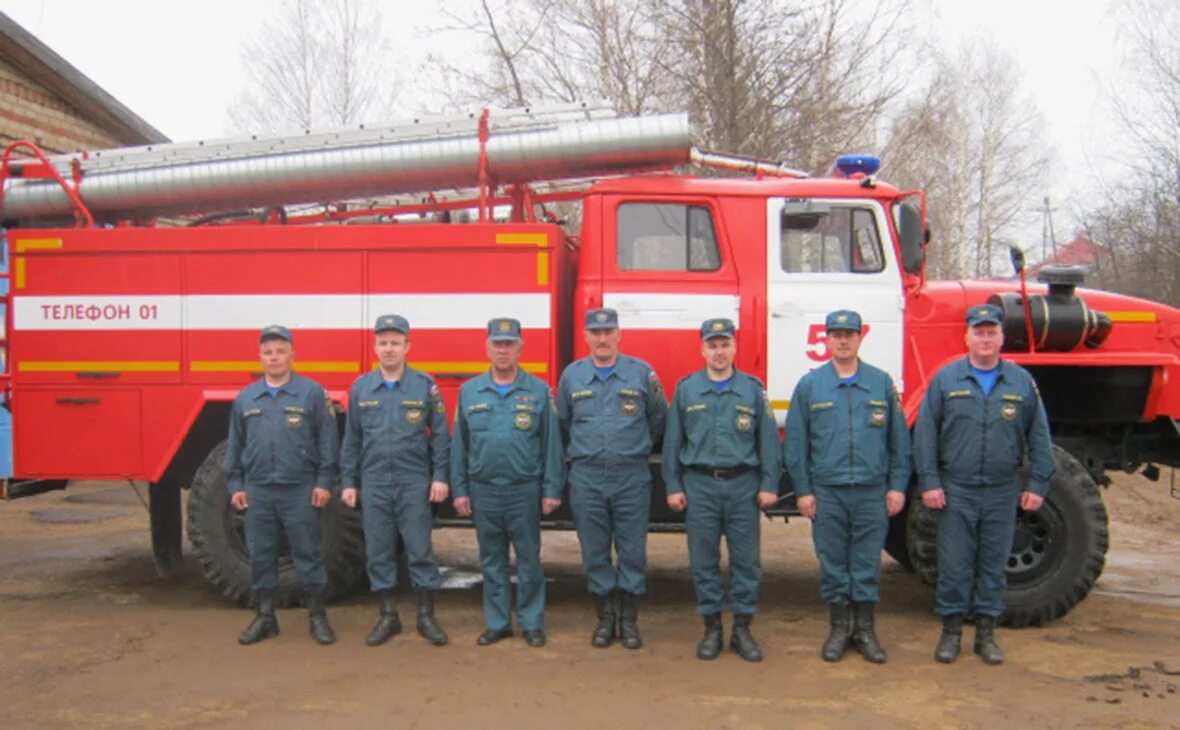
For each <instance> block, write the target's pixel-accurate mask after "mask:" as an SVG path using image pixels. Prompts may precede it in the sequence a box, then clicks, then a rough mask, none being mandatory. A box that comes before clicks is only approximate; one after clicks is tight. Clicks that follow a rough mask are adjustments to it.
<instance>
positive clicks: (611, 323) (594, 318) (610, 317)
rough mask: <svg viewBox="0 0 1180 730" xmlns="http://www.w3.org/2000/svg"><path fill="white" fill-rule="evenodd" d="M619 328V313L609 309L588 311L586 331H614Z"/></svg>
mask: <svg viewBox="0 0 1180 730" xmlns="http://www.w3.org/2000/svg"><path fill="white" fill-rule="evenodd" d="M618 328H619V313H618V312H616V311H615V310H613V309H610V308H608V307H603V308H602V309H590V310H587V311H586V329H588V330H613V329H618Z"/></svg>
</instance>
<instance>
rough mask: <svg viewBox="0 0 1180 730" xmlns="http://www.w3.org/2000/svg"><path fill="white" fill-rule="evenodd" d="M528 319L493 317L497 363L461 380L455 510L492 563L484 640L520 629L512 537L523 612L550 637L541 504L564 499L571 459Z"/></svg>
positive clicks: (536, 640)
mask: <svg viewBox="0 0 1180 730" xmlns="http://www.w3.org/2000/svg"><path fill="white" fill-rule="evenodd" d="M523 345H524V343H523V341H522V340H521V335H520V322H519V321H517V320H515V319H508V318H499V319H493V320H491V321H490V322H488V339H487V353H488V359H489V360H490V361H491V364H492V367H491V369H490V370H488V372H486V373H484V374H483V375H477V376H476V377H474V378H472V379H471V380H468V381H467V382H466V383H464V384H463V386H462V387H461V388H460V389H459V404H458V406H457V407H456V410H455V432H454V434H453V439H452V441H451V487H452V489H453V490H454V497H455V511H456V512H458V513H459V514H460V515H463V516H468V515H471V516H473V517H474V519H475V533H476V537H477V539H478V541H479V562H480V565H481V566H482V567H483V614H484V622H485V623H486V629H485V631H484V632H483V633H482V634H480V635H479V638H478V639H477V640H476V643H477V644H478V645H480V646H487V645H489V644H494V643H496V642H497V641H500V640H501V639H506V638H508V637H509V636H512V618H511V613H510V609H511V595H510V593H509V582H508V546H509V544H511V545H512V549H513V551H515V553H516V579H517V591H516V617H517V621H519V623H520V627H521V630H522V632H523V635H524V639H525V641H526V642H528V645H529V646H534V647H535V646H544V645H545V576H544V573H543V572H542V570H541V514H542V513H544V514H550V513H552V512H553V511H554V510H556V509H557V508H558V507H560V506H561V498H562V493H563V490H564V488H565V461H564V456H563V454H562V451H561V430H560V428H559V426H558V423H557V408H556V406H555V404H554V402H553V394H552V392H551V391H550V390H549V386H548V385H546V384H545V382H544V381H543V380H541V379H540V378H537V377H536V376H534V375H530V374H529V373H527V372H525V371H524V370H523V369H522V368H521V367H520V365H519V361H520V352H521V349H522V347H523Z"/></svg>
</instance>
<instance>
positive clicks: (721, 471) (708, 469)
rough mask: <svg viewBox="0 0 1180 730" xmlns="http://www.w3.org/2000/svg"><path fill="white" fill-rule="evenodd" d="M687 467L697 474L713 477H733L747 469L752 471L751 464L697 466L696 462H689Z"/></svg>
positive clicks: (738, 475)
mask: <svg viewBox="0 0 1180 730" xmlns="http://www.w3.org/2000/svg"><path fill="white" fill-rule="evenodd" d="M688 468H689V469H691V470H693V471H695V472H696V473H697V474H704V475H705V476H710V477H713V478H714V479H735V478H737V477H740V476H741V475H742V474H745V473H746V472H749V471H754V467H752V466H722V467H716V466H699V465H697V464H689V465H688Z"/></svg>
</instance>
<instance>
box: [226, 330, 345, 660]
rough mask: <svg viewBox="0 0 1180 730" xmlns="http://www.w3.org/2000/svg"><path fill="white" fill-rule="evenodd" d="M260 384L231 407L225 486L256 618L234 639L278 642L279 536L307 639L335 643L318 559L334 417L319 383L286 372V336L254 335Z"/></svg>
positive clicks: (289, 355) (289, 351) (332, 463)
mask: <svg viewBox="0 0 1180 730" xmlns="http://www.w3.org/2000/svg"><path fill="white" fill-rule="evenodd" d="M259 359H260V360H261V361H262V369H263V377H262V378H261V379H260V380H258V381H256V382H254V383H252V384H250V385H248V386H246V387H245V388H244V389H242V392H241V393H239V394H238V397H237V398H235V399H234V403H233V406H232V407H231V408H230V419H229V439H228V441H227V444H226V451H225V474H226V485H227V487H228V488H229V493H230V502H231V504H232V505H233V506H234V508H235V509H237V510H239V511H241V510H245V511H246V520H245V522H246V548H247V549H248V550H249V551H250V582H251V588H252V589H253V591H254V598H255V601H256V603H257V615H256V616H255V617H254V620H253V621H251V622H250V625H249V626H248V627H247V628H246V630H245V631H243V632H242V633H241V635H240V636H239V637H238V641H239V642H240V643H242V644H254V643H257V642H259V641H262V640H263V639H268V638H270V637H272V636H277V635H278V633H279V622H278V619H277V618H275V612H274V592H275V589H276V588H277V587H278V559H279V538H280V532H281V533H282V534H285V535H286V537H287V542H288V543H289V544H290V546H291V554H292V557H293V558H294V560H295V572H296V573H297V574H298V576H299V585H300V587H301V588H302V589H303V591H304V594H305V597H306V603H307V610H308V614H309V629H310V631H311V635H312V638H314V639H315V640H316V641H317V642H318V643H320V644H331V643H334V642H335V641H336V634H335V633H333V631H332V626H331V625H330V624H329V623H328V615H327V613H326V612H325V610H324V588H325V587H326V585H327V575H326V574H325V572H324V566H323V563H322V562H321V560H320V509H322V508H323V507H324V506H325V505H326V504H328V501H329V500H330V499H331V498H332V493H331V492H330V491H329V489H330V488H331V486H332V484H333V482H334V481H335V479H336V458H337V443H336V416H335V415H334V414H333V412H332V409H331V404H330V403H329V401H328V395H327V393H326V392H325V391H324V389H323V387H321V386H320V385H319V384H318V383H316V382H314V381H312V380H308V379H307V378H305V377H303V376H301V375H297V374H296V373H294V372H292V370H291V366H292V363H293V362H294V359H295V350H294V348H293V347H292V342H291V332H290V331H289V330H288V329H287V328H286V327H282V326H279V325H271V326H269V327H266V328H264V329H263V330H262V334H261V335H260V336H259Z"/></svg>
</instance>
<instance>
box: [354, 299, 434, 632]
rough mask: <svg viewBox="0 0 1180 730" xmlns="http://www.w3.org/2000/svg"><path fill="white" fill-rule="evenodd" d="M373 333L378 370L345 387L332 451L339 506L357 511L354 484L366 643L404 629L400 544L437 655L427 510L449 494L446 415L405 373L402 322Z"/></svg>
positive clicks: (429, 390)
mask: <svg viewBox="0 0 1180 730" xmlns="http://www.w3.org/2000/svg"><path fill="white" fill-rule="evenodd" d="M374 332H375V341H374V347H373V350H374V352H375V353H376V354H377V359H378V365H379V367H378V369H377V370H374V371H373V372H371V373H368V374H366V375H362V376H360V377H359V378H357V379H356V382H355V383H353V385H352V390H351V392H350V393H349V396H348V425H347V427H346V428H345V431H344V445H343V446H342V447H341V450H340V483H341V486H342V487H343V488H344V491H343V492H342V493H341V495H340V499H341V501H342V502H344V504H346V505H348V506H349V507H356V504H357V491H358V490H357V485H358V484H359V485H360V496H361V499H362V503H363V512H362V513H361V517H362V519H363V521H364V526H365V554H366V555H367V560H368V572H369V586H370V588H371V589H372V590H373V592H374V593H375V594H376V596H377V605H378V608H379V609H380V612H381V615H380V617H379V618H378V619H377V624H376V625H375V626H374V627H373V630H372V631H370V632H369V635H368V637H366V638H365V643H366V644H367V645H369V646H378V645H380V644H383V643H385V642H386V641H388V640H389V637H391V636H393V635H394V634H397V633H398V632H400V631H401V628H402V624H401V619H400V618H399V617H398V615H397V607H396V606H395V605H394V601H393V591H394V589H395V588H396V587H397V540H398V538H399V537H400V538H401V541H402V544H403V545H404V546H405V549H406V558H407V560H408V562H409V567H410V583H411V584H412V585H413V587H414V592H415V593H416V594H417V598H418V633H419V634H421V635H422V636H423V637H424V638H425V639H426V640H427V641H429V642H430V643H431V644H434V645H435V646H442V645H443V644H446V643H447V634H446V632H445V631H443V629H442V627H441V626H439V625H438V622H437V621H436V620H435V618H434V596H433V591H434V590H435V589H437V588H438V587H439V584H440V583H442V577H441V575H440V574H439V572H438V561H436V560H435V558H434V550H433V549H432V548H431V545H430V530H431V526H432V524H433V521H434V517H433V515H432V514H431V512H430V503H431V502H442V501H443V500H445V499H446V498H447V495H448V493H449V491H450V487H449V486H448V481H449V479H448V476H447V474H448V472H449V470H450V457H451V437H450V434H449V433H448V432H447V411H446V406H444V405H443V401H442V394H441V393H440V392H439V390H438V386H437V385H436V384H435V382H434V379H433V378H431V377H430V376H429V375H426V374H425V373H421V372H418V371H417V370H415V369H413V368H411V367H407V366H406V354H407V353H408V352H409V351H410V323H409V322H408V321H406V318H405V317H402V316H399V315H396V314H387V315H384V316H381V317H378V318H377V323H376V325H375V326H374Z"/></svg>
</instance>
